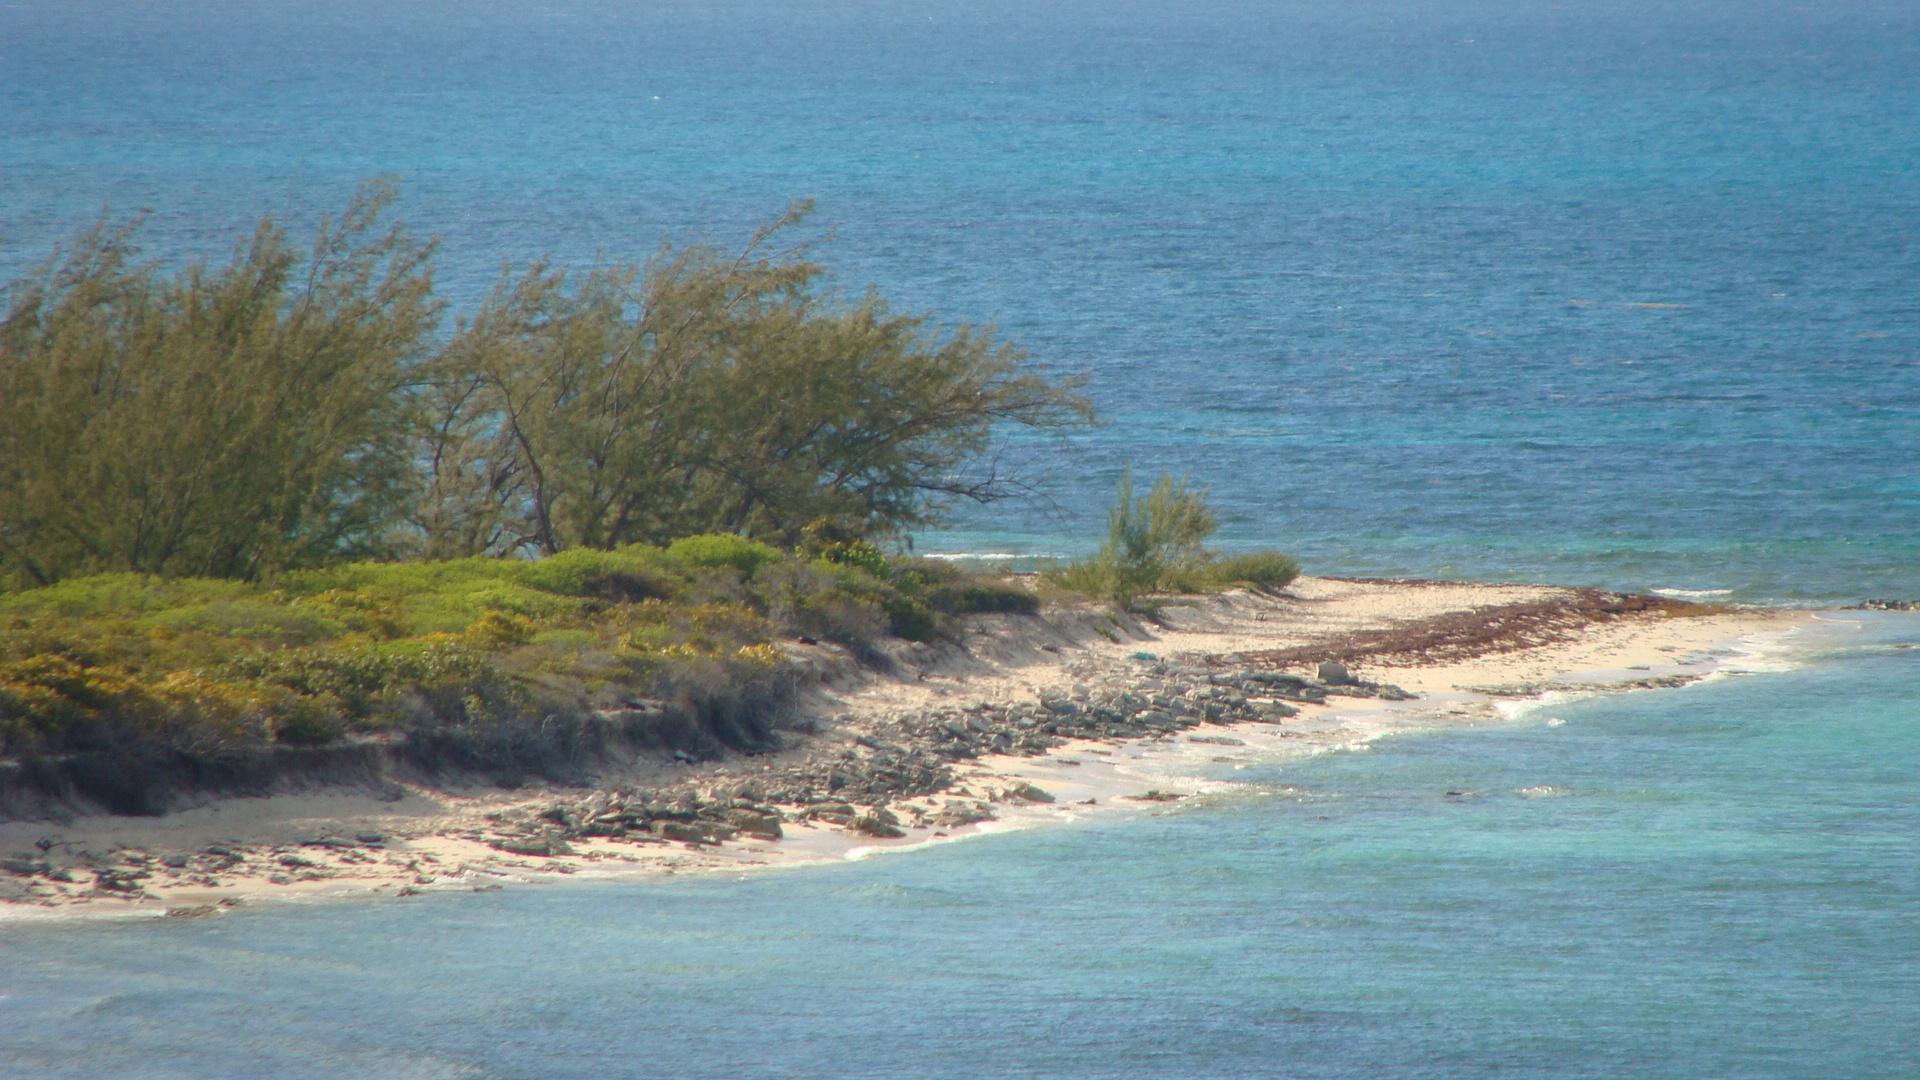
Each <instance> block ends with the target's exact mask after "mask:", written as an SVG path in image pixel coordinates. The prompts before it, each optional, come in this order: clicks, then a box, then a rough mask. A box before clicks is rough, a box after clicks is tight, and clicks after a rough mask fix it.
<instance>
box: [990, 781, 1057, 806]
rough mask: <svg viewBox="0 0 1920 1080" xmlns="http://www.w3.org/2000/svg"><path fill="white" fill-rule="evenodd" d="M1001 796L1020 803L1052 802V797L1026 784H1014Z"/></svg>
mask: <svg viewBox="0 0 1920 1080" xmlns="http://www.w3.org/2000/svg"><path fill="white" fill-rule="evenodd" d="M1002 794H1003V795H1004V796H1005V797H1006V798H1009V799H1018V800H1020V801H1021V802H1035V803H1050V802H1052V801H1053V796H1052V795H1050V794H1048V793H1047V792H1046V791H1044V790H1042V789H1040V788H1038V787H1035V786H1034V785H1032V784H1028V783H1020V784H1015V785H1014V786H1012V787H1010V788H1008V789H1007V790H1006V791H1004V792H1002Z"/></svg>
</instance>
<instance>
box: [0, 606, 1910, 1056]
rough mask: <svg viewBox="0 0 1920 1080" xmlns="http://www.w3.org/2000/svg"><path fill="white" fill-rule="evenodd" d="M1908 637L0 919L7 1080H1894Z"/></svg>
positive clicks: (1900, 995) (1870, 628)
mask: <svg viewBox="0 0 1920 1080" xmlns="http://www.w3.org/2000/svg"><path fill="white" fill-rule="evenodd" d="M1916 641H1920V619H1916V618H1914V617H1911V616H1888V617H1869V620H1868V625H1867V627H1866V629H1864V630H1859V631H1851V632H1835V633H1833V634H1831V635H1827V636H1826V637H1824V639H1823V640H1822V642H1821V643H1820V644H1819V645H1818V648H1817V650H1816V655H1815V656H1813V657H1812V659H1814V660H1816V661H1817V662H1815V663H1813V664H1811V665H1810V666H1807V667H1804V668H1802V669H1800V670H1797V671H1792V672H1787V673H1774V674H1765V675H1752V676H1745V677H1739V678H1733V679H1726V680H1721V681H1714V682H1709V683H1705V684H1698V685H1695V686H1693V687H1690V688H1687V689H1684V690H1678V691H1663V692H1654V693H1638V694H1631V695H1624V696H1613V697H1608V698H1600V699H1588V700H1585V701H1574V702H1568V703H1562V704H1558V705H1555V706H1553V707H1552V708H1551V709H1545V710H1539V711H1536V712H1533V713H1531V714H1528V715H1527V716H1524V717H1522V718H1520V719H1518V720H1515V721H1513V722H1510V723H1505V724H1502V725H1499V726H1496V727H1492V728H1483V729H1479V730H1470V731H1452V732H1444V733H1439V734H1429V735H1424V736H1411V737H1401V738H1395V739H1389V740H1385V741H1383V742H1381V743H1378V744H1376V745H1375V746H1374V748H1373V749H1371V750H1367V751H1363V752H1348V753H1337V754H1332V755H1327V756H1323V757H1320V758H1317V759H1312V760H1309V761H1307V762H1305V763H1295V764H1291V765H1287V766H1284V767H1278V766H1270V767H1267V768H1265V769H1264V770H1262V769H1258V768H1256V769H1255V770H1252V771H1249V772H1241V773H1234V774H1232V775H1233V776H1234V777H1235V778H1237V779H1239V780H1241V781H1242V783H1241V784H1240V785H1239V787H1238V788H1237V789H1236V790H1234V791H1231V792H1229V793H1226V794H1222V795H1217V796H1213V797H1211V798H1210V800H1209V801H1208V802H1207V803H1206V804H1205V805H1192V806H1184V807H1181V808H1179V809H1175V810H1171V811H1168V812H1164V813H1158V814H1136V815H1133V816H1128V817H1122V818H1118V819H1115V818H1109V819H1106V820H1104V821H1100V822H1097V823H1092V824H1082V825H1078V826H1064V827H1060V828H1055V829H1049V830H1042V831H1036V832H1029V833H1024V834H1002V835H999V836H993V837H987V838H982V839H978V840H972V841H968V842H965V843H961V844H954V845H949V846H946V847H943V848H936V849H932V850H927V851H921V852H916V853H912V854H906V855H898V856H891V857H886V858H879V859H871V860H868V861H865V862H861V863H854V864H842V865H838V866H832V867H823V868H815V869H805V870H796V871H788V872H782V873H775V874H762V875H758V876H752V877H748V878H745V879H740V880H732V879H703V880H683V881H668V882H663V883H644V884H642V883H604V882H603V883H597V884H584V885H565V886H551V887H544V888H542V887H526V888H519V889H509V890H506V891H502V892H494V893H484V894H440V895H429V896H425V897H421V898H416V899H414V900H409V901H395V900H383V901H370V902H364V903H354V902H347V903H335V904H324V905H317V906H311V907H304V908H281V909H258V910H253V911H243V912H241V913H238V914H234V915H230V916H227V917H225V918H221V919H217V920H163V921H159V922H153V921H147V922H143V923H139V924H134V925H129V924H124V923H122V924H117V925H115V924H96V925H89V926H73V925H67V926H29V927H14V928H11V929H7V930H5V931H4V932H0V1031H3V1032H5V1035H6V1037H5V1038H0V1075H9V1076H22V1077H25V1076H36V1077H38V1076H45V1077H64V1076H83V1077H123V1076H124V1077H142V1078H163V1077H173V1076H179V1077H195V1078H203V1080H204V1078H214V1077H236V1078H238V1077H245V1078H250V1080H252V1078H271V1077H322V1076H326V1077H337V1076H367V1077H439V1076H471V1077H515V1078H544V1077H554V1078H572V1077H647V1078H653V1077H658V1078H663V1080H665V1078H674V1080H693V1078H709V1077H711V1078H716V1080H717V1078H766V1080H803V1078H805V1080H810V1078H816V1077H817V1078H822V1080H832V1078H875V1080H882V1078H884V1080H918V1078H934V1077H939V1078H968V1080H970V1078H975V1077H987V1076H1008V1077H1016V1076H1017V1077H1049V1078H1054V1077H1058V1078H1071V1080H1087V1078H1108V1077H1113V1078H1162V1077H1178V1078H1185V1080H1210V1078H1228V1077H1232V1078H1242V1077H1288V1078H1302V1080H1305V1078H1354V1080H1362V1078H1365V1080H1371V1078H1377V1077H1433V1078H1483V1077H1554V1078H1566V1077H1580V1078H1586V1077H1592V1078H1608V1080H1614V1078H1619V1077H1740V1078H1787V1077H1804V1078H1807V1080H1856V1078H1859V1080H1864V1078H1885V1080H1907V1078H1911V1077H1913V1076H1915V1075H1920V1037H1917V1036H1920V803H1917V801H1916V799H1915V794H1914V793H1915V786H1914V776H1915V774H1916V771H1920V725H1916V719H1920V649H1905V650H1902V649H1897V648H1894V647H1893V646H1894V645H1895V644H1897V643H1913V642H1916ZM1549 715H1551V716H1552V717H1554V718H1558V719H1560V720H1562V721H1564V722H1563V723H1561V724H1559V725H1549V724H1548V723H1546V720H1547V718H1548V717H1549ZM1462 790H1465V791H1475V792H1479V793H1480V794H1477V795H1473V796H1469V797H1452V798H1450V797H1448V796H1447V795H1446V794H1445V792H1447V791H1462Z"/></svg>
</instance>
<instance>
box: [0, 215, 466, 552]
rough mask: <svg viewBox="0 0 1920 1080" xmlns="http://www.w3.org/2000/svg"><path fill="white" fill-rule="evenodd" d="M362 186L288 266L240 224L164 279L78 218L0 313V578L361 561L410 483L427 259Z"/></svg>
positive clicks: (121, 238)
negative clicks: (77, 231)
mask: <svg viewBox="0 0 1920 1080" xmlns="http://www.w3.org/2000/svg"><path fill="white" fill-rule="evenodd" d="M391 197H392V191H391V189H389V188H386V187H384V186H381V185H370V186H369V187H367V188H365V189H363V190H362V192H361V193H360V195H359V196H358V197H356V198H355V199H354V201H353V202H352V203H351V204H350V205H349V206H348V207H347V210H346V212H345V213H344V214H342V215H341V217H340V219H339V220H338V221H337V222H329V221H322V223H321V225H320V229H319V233H318V236H317V238H316V239H315V241H314V244H313V249H312V252H311V254H310V255H309V256H308V257H307V259H306V260H305V265H304V267H302V265H301V263H302V260H301V259H300V257H299V256H298V255H297V254H296V253H295V251H294V249H293V248H292V247H290V246H289V245H288V243H287V240H286V236H285V234H284V233H283V232H282V231H281V230H279V229H278V228H276V227H275V226H274V225H273V224H272V223H271V222H268V221H263V222H261V224H260V226H259V228H258V229H257V230H256V231H255V232H254V234H253V236H252V237H251V238H250V239H249V240H247V241H246V242H244V243H242V244H240V245H239V246H238V248H237V249H236V251H235V253H234V256H233V259H232V261H231V262H230V263H229V264H228V265H227V266H225V267H224V268H221V269H218V270H214V269H209V268H208V267H206V266H204V265H202V264H198V263H196V264H193V265H190V266H188V267H186V268H185V269H183V270H181V271H180V272H178V273H176V274H171V275H169V274H167V273H165V272H163V271H162V270H161V269H160V268H159V267H158V266H156V265H155V264H152V263H145V264H142V263H138V262H136V261H135V260H136V257H137V254H138V253H137V250H136V249H135V247H134V246H133V244H132V236H133V232H134V229H133V227H132V226H128V227H126V228H122V229H118V230H109V229H107V228H106V227H104V225H103V226H98V227H95V228H93V229H91V230H88V231H87V232H86V233H84V234H82V235H81V236H80V237H78V238H77V239H76V240H75V241H74V243H73V244H72V246H71V247H70V249H69V250H68V252H67V253H66V255H65V257H64V258H56V259H54V260H50V261H49V262H48V263H47V264H46V265H45V266H44V267H43V268H42V269H41V270H40V271H39V272H38V273H37V274H36V275H34V276H32V277H30V278H28V279H26V280H23V281H18V282H15V283H13V285H12V286H11V287H10V292H11V302H10V304H9V305H8V307H7V309H6V312H5V317H4V320H0V582H4V580H5V579H6V578H9V577H11V578H13V579H14V580H15V581H16V583H19V584H47V583H49V582H53V581H57V580H59V579H61V578H64V577H69V576H72V575H75V574H84V573H91V572H97V571H134V572H141V573H157V574H198V575H208V576H216V577H243V578H244V577H253V576H256V575H258V574H260V573H262V572H265V571H270V570H277V569H282V568H286V567H297V566H309V565H315V564H318V563H321V562H325V561H328V560H332V559H338V558H344V557H352V556H354V555H359V554H370V553H373V552H376V551H378V550H380V549H382V548H383V547H384V546H385V544H386V541H387V538H388V535H389V533H390V532H391V531H392V529H393V527H394V525H395V523H396V521H397V516H398V511H399V510H400V509H401V507H402V498H403V496H404V494H405V492H406V491H407V489H408V487H409V486H410V479H411V478H410V477H409V475H408V473H409V465H408V454H409V446H408V434H409V430H408V428H409V424H408V405H407V402H406V400H405V392H404V385H403V384H404V380H405V378H406V376H407V372H408V371H409V370H410V368H412V367H413V366H414V365H416V364H417V363H419V362H420V361H422V360H423V359H425V357H426V355H427V353H428V350H429V347H430V344H431V343H430V334H431V332H432V329H433V327H434V325H435V323H436V320H437V317H438V308H437V307H436V305H435V304H434V302H433V300H432V297H431V294H430V291H431V285H430V279H429V274H428V258H429V256H430V254H431V249H430V248H429V247H425V246H420V245H416V244H414V243H412V242H411V241H409V240H408V238H407V236H406V234H405V233H404V232H402V231H400V230H398V229H389V230H387V231H385V232H377V231H376V226H377V224H378V219H379V217H380V214H381V211H382V210H383V208H384V207H385V205H386V203H387V202H388V200H389V199H390V198H391Z"/></svg>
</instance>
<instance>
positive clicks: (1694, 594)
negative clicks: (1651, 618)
mask: <svg viewBox="0 0 1920 1080" xmlns="http://www.w3.org/2000/svg"><path fill="white" fill-rule="evenodd" d="M1650 591H1651V592H1652V593H1653V595H1655V596H1670V597H1673V598H1674V599H1676V600H1701V599H1704V598H1706V597H1709V596H1730V595H1732V593H1733V590H1732V589H1653V590H1650Z"/></svg>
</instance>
